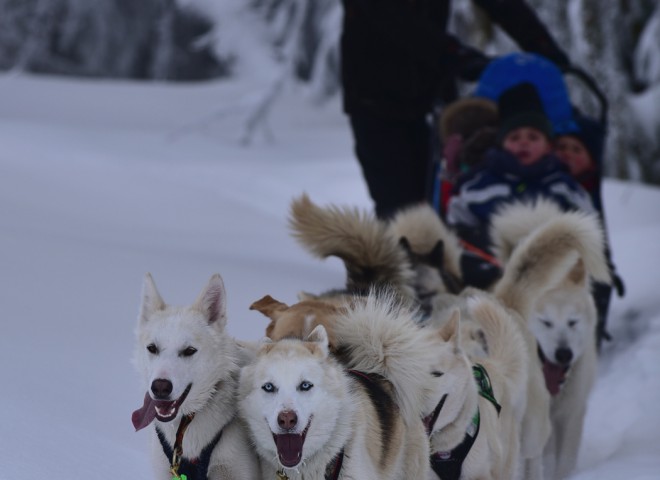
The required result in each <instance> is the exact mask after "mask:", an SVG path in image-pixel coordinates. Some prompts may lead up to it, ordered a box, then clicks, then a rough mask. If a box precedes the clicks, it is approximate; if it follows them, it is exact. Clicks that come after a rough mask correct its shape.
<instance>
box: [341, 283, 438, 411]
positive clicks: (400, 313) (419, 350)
mask: <svg viewBox="0 0 660 480" xmlns="http://www.w3.org/2000/svg"><path fill="white" fill-rule="evenodd" d="M415 314H416V312H415V311H414V310H411V309H409V308H407V307H406V306H405V305H403V304H401V303H400V302H399V301H398V300H397V297H396V295H394V294H392V293H391V292H390V293H387V292H380V293H377V292H375V291H373V292H371V293H370V294H369V295H368V296H367V297H366V298H365V301H364V302H360V303H356V304H355V305H354V306H352V307H351V308H350V309H348V311H347V312H346V313H345V314H343V315H339V316H338V318H336V319H335V325H334V327H333V328H334V332H335V335H336V338H337V342H338V344H339V348H338V355H339V356H340V357H341V358H342V359H343V361H344V362H345V363H346V365H349V366H350V367H351V368H353V369H356V370H359V371H361V372H365V373H377V374H379V375H382V376H384V377H385V378H387V380H389V381H390V382H391V383H392V385H393V386H394V390H395V392H396V396H397V403H398V405H399V407H400V408H401V413H402V415H403V418H404V420H405V421H406V423H408V424H413V423H411V422H419V421H420V417H421V414H422V412H421V410H422V404H421V402H422V399H423V396H424V395H425V393H426V392H425V389H426V388H428V383H429V378H428V377H429V371H428V370H429V367H428V366H429V365H431V364H432V359H433V352H434V350H433V344H432V343H431V341H430V339H429V336H428V333H427V332H425V331H424V330H423V329H421V328H420V327H419V326H418V325H417V324H416V323H415V321H414V317H415Z"/></svg>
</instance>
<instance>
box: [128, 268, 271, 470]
mask: <svg viewBox="0 0 660 480" xmlns="http://www.w3.org/2000/svg"><path fill="white" fill-rule="evenodd" d="M225 308H226V296H225V288H224V284H223V282H222V278H221V277H220V275H217V274H216V275H214V276H213V277H212V278H211V279H210V281H209V283H208V285H207V286H206V287H205V288H204V290H203V291H202V293H201V294H200V296H199V297H198V298H197V300H196V301H195V302H194V303H193V304H192V305H190V306H186V307H175V306H170V305H167V304H165V302H164V301H163V299H162V298H161V296H160V295H159V293H158V291H157V290H156V286H155V284H154V282H153V279H152V277H151V275H150V274H146V276H145V278H144V283H143V292H142V305H141V307H140V314H139V317H138V326H137V331H136V334H137V345H136V350H135V355H134V363H135V365H136V367H137V369H138V371H139V372H140V374H141V376H142V379H143V381H144V386H145V389H146V394H145V396H144V405H143V406H142V408H140V409H139V410H136V411H135V412H134V413H133V418H132V420H133V425H134V426H135V429H136V430H140V429H142V428H145V427H146V426H148V425H149V424H151V423H152V422H153V425H154V434H153V437H152V449H151V451H152V457H153V464H154V468H155V471H156V474H157V477H156V478H159V479H163V480H164V479H171V478H172V477H173V476H174V477H175V478H179V475H182V474H185V475H187V476H188V478H190V479H192V478H195V479H210V480H219V479H245V480H254V479H255V478H258V476H259V469H258V468H259V466H258V461H257V458H256V455H254V453H252V450H251V448H250V447H249V443H248V440H247V435H246V432H245V429H244V427H243V426H242V425H241V423H240V422H239V421H237V420H236V413H237V409H236V389H237V384H238V373H239V368H240V365H239V363H240V359H241V357H242V355H244V354H245V353H241V351H240V349H239V346H238V344H237V343H236V342H235V341H234V340H233V339H232V338H231V337H230V336H229V335H227V333H226V332H225V326H226V324H227V317H226V314H225Z"/></svg>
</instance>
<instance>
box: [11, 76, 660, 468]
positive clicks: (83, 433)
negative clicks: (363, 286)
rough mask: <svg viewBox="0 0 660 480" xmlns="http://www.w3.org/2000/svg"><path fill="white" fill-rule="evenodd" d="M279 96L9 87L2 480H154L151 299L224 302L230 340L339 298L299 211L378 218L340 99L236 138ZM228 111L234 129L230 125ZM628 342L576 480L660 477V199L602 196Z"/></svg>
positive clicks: (335, 269) (621, 191)
mask: <svg viewBox="0 0 660 480" xmlns="http://www.w3.org/2000/svg"><path fill="white" fill-rule="evenodd" d="M265 88H267V87H266V86H265V85H264V84H263V83H262V84H261V85H260V84H258V83H246V82H224V83H223V82H209V83H199V84H189V85H185V84H177V85H167V84H153V83H149V84H147V83H131V82H107V81H89V80H87V81H80V80H70V79H69V80H62V79H57V78H47V77H39V78H37V77H30V76H3V77H0V144H1V145H2V150H1V151H0V224H1V226H2V228H1V229H0V249H1V250H2V252H3V254H2V257H1V260H0V305H2V308H4V309H5V310H4V314H3V315H2V327H3V328H2V332H1V333H0V380H1V381H2V386H3V389H2V390H3V391H2V406H3V408H2V409H1V410H0V465H1V466H2V469H1V470H0V480H4V479H7V480H8V479H10V478H11V479H19V480H31V479H36V478H46V477H47V478H49V479H52V480H59V479H65V478H69V477H71V476H76V477H79V478H94V479H99V480H102V479H114V478H117V477H120V476H127V475H128V476H130V477H131V478H151V470H150V465H149V460H148V455H147V444H148V436H149V434H150V432H149V431H148V430H143V431H140V432H139V433H135V432H134V430H133V428H132V425H131V422H130V414H131V412H132V411H133V410H134V409H136V408H137V407H139V406H140V404H141V401H142V398H143V393H144V392H143V391H142V387H141V385H140V383H139V381H138V375H137V373H136V372H135V371H134V368H133V366H132V364H131V355H132V350H133V342H134V328H135V324H136V321H137V312H138V305H139V300H140V288H141V282H142V277H143V275H144V273H145V272H147V271H150V272H152V273H153V275H154V278H155V281H156V283H157V284H158V287H159V289H160V292H161V294H162V295H163V297H164V298H165V300H166V301H168V302H170V303H174V304H187V303H190V302H191V301H192V300H194V298H195V297H196V296H197V294H198V293H199V292H200V291H201V289H202V287H203V286H204V285H205V284H206V282H207V281H208V279H209V278H210V276H211V275H212V274H213V273H215V272H218V273H220V274H221V275H222V276H223V278H224V280H225V284H226V287H227V293H228V312H229V330H230V333H231V334H232V335H235V336H236V337H238V338H242V339H248V340H256V339H258V338H260V337H261V336H263V334H264V329H265V326H266V324H267V321H266V319H265V318H264V317H263V316H261V314H259V313H257V312H253V311H249V310H248V306H249V305H250V304H251V303H252V302H253V301H254V300H257V299H259V298H261V297H262V296H263V295H265V294H270V295H272V296H274V297H275V298H277V299H279V300H281V301H284V302H287V303H293V302H295V299H296V293H297V292H298V291H300V290H306V291H311V292H320V291H324V290H327V289H330V288H335V287H340V286H341V285H342V284H343V280H344V270H343V267H342V265H341V263H340V262H339V261H338V260H335V259H329V260H327V261H319V260H317V259H314V258H311V256H310V255H308V254H307V253H306V252H305V251H303V249H302V248H301V247H300V246H299V245H297V244H296V242H295V241H294V240H293V238H292V237H291V236H290V234H289V232H288V229H287V214H288V205H289V202H290V200H291V198H292V197H293V196H295V195H298V194H300V193H302V192H303V191H306V192H308V193H309V195H310V196H311V198H312V200H314V201H315V202H317V203H320V204H328V203H330V202H333V203H336V204H341V205H351V206H359V207H364V208H371V203H370V200H369V198H368V196H367V194H366V188H365V186H364V183H363V181H362V177H361V175H360V170H359V168H358V165H357V162H356V161H355V160H354V158H353V154H352V144H351V138H350V134H349V131H348V128H347V121H346V119H345V117H344V116H343V115H342V113H341V111H340V106H339V101H338V100H337V99H335V101H332V102H329V103H328V104H325V105H323V106H317V107H314V108H311V107H310V106H309V102H307V101H306V100H305V95H304V92H301V91H299V90H297V89H295V88H290V89H289V90H287V91H285V93H284V96H283V98H281V99H279V101H278V103H277V104H276V108H275V110H274V112H273V113H272V116H271V129H272V132H273V134H274V136H275V140H274V141H272V142H269V141H267V140H266V139H264V138H261V137H256V138H255V139H254V142H253V144H252V145H251V146H250V147H249V148H245V147H242V146H241V145H240V143H239V142H238V138H239V137H240V135H241V132H242V130H243V125H242V121H243V120H244V119H245V117H246V116H247V115H248V114H249V113H250V112H249V108H248V107H247V106H246V105H249V104H250V98H252V97H253V96H254V95H255V92H259V91H263V89H265ZM216 112H221V113H219V114H216ZM605 204H606V211H607V214H608V224H609V231H610V237H611V242H612V247H613V252H614V260H615V262H616V264H617V266H618V269H619V272H620V273H621V275H622V277H623V278H624V280H625V281H626V286H627V293H626V296H625V297H624V298H622V299H621V298H617V297H615V298H614V299H613V303H612V309H611V316H610V330H611V332H612V334H613V336H614V341H613V342H611V343H609V344H607V345H606V346H605V348H604V351H603V354H602V356H601V364H600V375H599V379H598V382H597V384H596V386H595V388H594V390H593V394H592V396H591V400H590V404H589V409H588V414H587V418H586V427H585V438H584V442H583V448H582V450H581V455H580V462H579V470H578V472H576V474H575V475H574V476H573V477H572V478H574V479H576V480H577V479H579V480H586V479H596V478H598V479H599V480H608V479H617V480H618V479H620V478H621V477H622V476H624V475H625V476H626V478H630V479H635V480H642V479H657V478H659V477H658V475H659V474H658V472H660V430H658V427H659V426H660V410H659V409H658V408H657V406H658V405H660V375H658V374H657V368H658V365H659V364H660V297H659V296H658V294H657V291H658V289H657V286H658V285H659V284H660V268H658V266H659V262H658V259H660V209H658V205H660V190H659V189H657V188H652V187H647V186H643V185H640V184H635V183H626V182H619V181H613V180H608V181H607V182H606V184H605Z"/></svg>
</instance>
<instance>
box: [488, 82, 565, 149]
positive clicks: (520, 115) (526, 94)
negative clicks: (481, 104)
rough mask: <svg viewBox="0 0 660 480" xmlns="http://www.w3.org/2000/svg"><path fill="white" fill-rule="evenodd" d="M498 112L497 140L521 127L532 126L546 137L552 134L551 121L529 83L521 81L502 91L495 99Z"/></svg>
mask: <svg viewBox="0 0 660 480" xmlns="http://www.w3.org/2000/svg"><path fill="white" fill-rule="evenodd" d="M497 107H498V109H499V113H500V129H499V133H498V136H497V140H498V142H501V141H502V140H504V137H506V136H507V135H508V133H509V132H511V131H512V130H515V129H516V128H521V127H532V128H535V129H537V130H539V131H541V132H543V134H545V135H546V136H547V137H548V139H551V138H552V136H553V130H552V123H550V120H549V119H548V117H547V115H546V114H545V110H544V109H543V103H541V98H540V97H539V94H538V92H537V91H536V88H535V87H534V85H532V84H531V83H521V84H519V85H516V86H515V87H511V88H509V89H508V90H505V91H504V92H502V95H500V98H499V99H498V101H497Z"/></svg>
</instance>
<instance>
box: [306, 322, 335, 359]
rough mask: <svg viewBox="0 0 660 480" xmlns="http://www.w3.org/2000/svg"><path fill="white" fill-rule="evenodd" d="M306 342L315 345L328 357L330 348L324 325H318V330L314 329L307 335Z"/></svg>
mask: <svg viewBox="0 0 660 480" xmlns="http://www.w3.org/2000/svg"><path fill="white" fill-rule="evenodd" d="M305 341H306V342H312V343H315V344H316V346H317V348H318V349H319V350H320V351H321V352H322V353H323V356H324V357H327V356H328V351H329V348H330V345H329V342H328V332H326V331H325V327H324V326H323V325H317V326H316V328H314V330H312V332H311V333H310V334H309V335H307V338H306V339H305Z"/></svg>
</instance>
